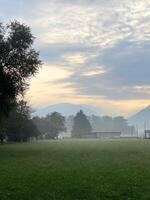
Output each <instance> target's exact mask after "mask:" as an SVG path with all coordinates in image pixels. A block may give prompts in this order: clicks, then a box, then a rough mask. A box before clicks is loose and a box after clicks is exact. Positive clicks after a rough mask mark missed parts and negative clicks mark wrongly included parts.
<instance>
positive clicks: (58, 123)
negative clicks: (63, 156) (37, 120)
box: [45, 112, 66, 139]
mask: <svg viewBox="0 0 150 200" xmlns="http://www.w3.org/2000/svg"><path fill="white" fill-rule="evenodd" d="M45 122H46V124H45V125H46V129H47V131H46V132H47V134H46V138H47V139H55V138H58V134H59V133H60V132H63V131H66V127H65V117H63V116H62V115H61V114H60V113H58V112H53V113H52V114H51V115H47V117H46V119H45Z"/></svg>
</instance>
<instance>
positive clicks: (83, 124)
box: [72, 110, 92, 138]
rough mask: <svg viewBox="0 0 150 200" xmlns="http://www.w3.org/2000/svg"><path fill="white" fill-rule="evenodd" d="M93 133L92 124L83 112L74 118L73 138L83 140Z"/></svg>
mask: <svg viewBox="0 0 150 200" xmlns="http://www.w3.org/2000/svg"><path fill="white" fill-rule="evenodd" d="M91 131H92V127H91V124H90V122H89V121H88V119H87V117H86V115H85V114H84V113H83V111H82V110H80V112H78V113H77V114H76V116H75V117H74V124H73V128H72V136H73V137H77V138H78V137H79V138H82V137H84V136H85V135H87V134H88V133H90V132H91Z"/></svg>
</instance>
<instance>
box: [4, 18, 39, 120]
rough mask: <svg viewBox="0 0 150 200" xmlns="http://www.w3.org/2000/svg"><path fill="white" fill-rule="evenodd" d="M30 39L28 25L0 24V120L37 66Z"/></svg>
mask: <svg viewBox="0 0 150 200" xmlns="http://www.w3.org/2000/svg"><path fill="white" fill-rule="evenodd" d="M33 41H34V37H33V35H32V34H31V30H30V28H29V27H28V26H26V25H24V24H20V23H19V22H17V21H14V22H11V23H10V24H9V25H7V26H5V27H4V26H3V25H2V24H1V23H0V120H1V119H2V118H3V116H6V115H8V114H9V112H10V110H11V108H12V107H13V105H14V104H15V102H16V99H17V97H18V95H23V94H24V91H25V90H26V89H27V87H28V84H27V81H28V79H29V78H30V77H31V76H33V75H35V73H36V72H37V71H38V69H39V67H40V65H41V61H40V60H39V53H38V52H36V51H35V50H34V49H33V48H32V45H33Z"/></svg>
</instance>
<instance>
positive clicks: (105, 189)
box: [0, 140, 150, 200]
mask: <svg viewBox="0 0 150 200" xmlns="http://www.w3.org/2000/svg"><path fill="white" fill-rule="evenodd" d="M55 199H57V200H105V199H110V200H118V199H120V200H129V199H130V200H140V199H144V200H149V199H150V141H148V140H147V141H146V140H145V141H144V140H102V141H100V140H64V141H44V142H37V143H27V144H8V145H0V200H55Z"/></svg>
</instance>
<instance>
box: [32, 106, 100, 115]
mask: <svg viewBox="0 0 150 200" xmlns="http://www.w3.org/2000/svg"><path fill="white" fill-rule="evenodd" d="M80 110H83V112H84V113H85V114H86V115H99V112H98V111H97V108H96V107H94V106H90V105H83V104H71V103H60V104H54V105H50V106H46V107H44V108H40V109H37V110H36V111H35V112H34V113H33V116H39V117H44V116H46V115H47V114H50V113H52V112H55V111H56V112H59V113H61V114H62V115H64V116H69V115H75V114H76V113H77V112H78V111H80Z"/></svg>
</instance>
